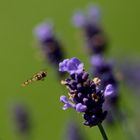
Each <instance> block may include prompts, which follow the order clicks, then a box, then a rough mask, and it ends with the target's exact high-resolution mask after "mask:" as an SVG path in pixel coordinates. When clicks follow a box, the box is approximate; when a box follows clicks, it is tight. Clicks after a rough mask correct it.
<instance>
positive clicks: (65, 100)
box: [60, 96, 75, 110]
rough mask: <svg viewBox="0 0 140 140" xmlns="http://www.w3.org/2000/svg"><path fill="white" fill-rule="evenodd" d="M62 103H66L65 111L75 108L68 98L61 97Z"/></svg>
mask: <svg viewBox="0 0 140 140" xmlns="http://www.w3.org/2000/svg"><path fill="white" fill-rule="evenodd" d="M60 101H61V102H63V103H64V106H63V110H66V109H67V108H71V107H72V108H75V105H74V104H73V103H72V102H70V101H69V100H68V99H67V97H66V96H61V97H60Z"/></svg>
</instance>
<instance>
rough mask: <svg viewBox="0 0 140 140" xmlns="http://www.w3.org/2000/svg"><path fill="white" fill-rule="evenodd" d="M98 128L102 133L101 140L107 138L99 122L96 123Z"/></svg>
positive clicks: (106, 139)
mask: <svg viewBox="0 0 140 140" xmlns="http://www.w3.org/2000/svg"><path fill="white" fill-rule="evenodd" d="M98 128H99V130H100V132H101V134H102V137H103V140H108V138H107V135H106V133H105V130H104V128H103V126H102V124H101V123H99V124H98Z"/></svg>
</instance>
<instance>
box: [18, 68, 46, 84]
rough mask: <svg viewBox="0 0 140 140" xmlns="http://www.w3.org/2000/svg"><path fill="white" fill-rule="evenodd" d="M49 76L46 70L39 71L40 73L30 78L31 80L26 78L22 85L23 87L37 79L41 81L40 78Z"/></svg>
mask: <svg viewBox="0 0 140 140" xmlns="http://www.w3.org/2000/svg"><path fill="white" fill-rule="evenodd" d="M46 76H47V72H45V71H39V72H38V73H36V74H34V75H33V77H32V78H30V79H29V80H26V81H25V82H24V83H22V84H21V85H22V86H23V87H25V86H27V85H28V84H30V83H32V82H35V81H40V80H44V78H45V77H46Z"/></svg>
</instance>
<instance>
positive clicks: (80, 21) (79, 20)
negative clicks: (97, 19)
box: [72, 11, 86, 27]
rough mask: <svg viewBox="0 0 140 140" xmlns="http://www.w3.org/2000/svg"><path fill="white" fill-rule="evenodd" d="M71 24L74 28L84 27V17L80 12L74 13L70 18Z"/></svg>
mask: <svg viewBox="0 0 140 140" xmlns="http://www.w3.org/2000/svg"><path fill="white" fill-rule="evenodd" d="M72 22H73V24H74V26H76V27H82V26H84V25H85V22H86V18H85V15H84V14H83V13H82V12H80V11H78V12H76V13H75V14H74V16H73V18H72Z"/></svg>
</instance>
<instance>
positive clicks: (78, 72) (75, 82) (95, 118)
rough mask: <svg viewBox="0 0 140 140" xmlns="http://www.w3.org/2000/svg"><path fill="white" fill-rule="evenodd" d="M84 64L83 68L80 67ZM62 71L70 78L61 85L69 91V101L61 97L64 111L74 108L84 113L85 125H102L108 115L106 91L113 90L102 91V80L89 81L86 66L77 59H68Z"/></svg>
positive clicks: (62, 65)
mask: <svg viewBox="0 0 140 140" xmlns="http://www.w3.org/2000/svg"><path fill="white" fill-rule="evenodd" d="M81 64H82V67H81V66H80V67H79V65H81ZM59 70H60V71H62V72H63V71H66V72H68V73H69V74H70V77H69V78H67V79H66V80H64V81H62V82H61V83H62V84H63V85H65V86H66V87H67V88H68V90H69V93H68V95H69V100H68V99H67V98H66V97H65V96H61V97H60V101H61V102H63V103H64V107H63V109H67V108H70V107H71V108H74V109H75V110H76V111H77V112H80V113H84V114H83V118H84V119H85V122H84V125H87V126H90V127H92V126H95V125H98V124H99V123H101V122H102V121H103V120H104V119H105V117H106V114H107V111H103V109H102V106H103V103H104V93H105V92H104V91H106V94H107V92H111V89H109V90H108V88H107V89H106V90H100V80H99V79H98V78H94V79H93V80H90V79H89V74H88V73H87V72H85V71H84V65H83V63H81V62H80V60H79V59H77V58H71V59H66V60H64V61H63V62H61V63H60V65H59ZM108 94H109V93H108Z"/></svg>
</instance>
